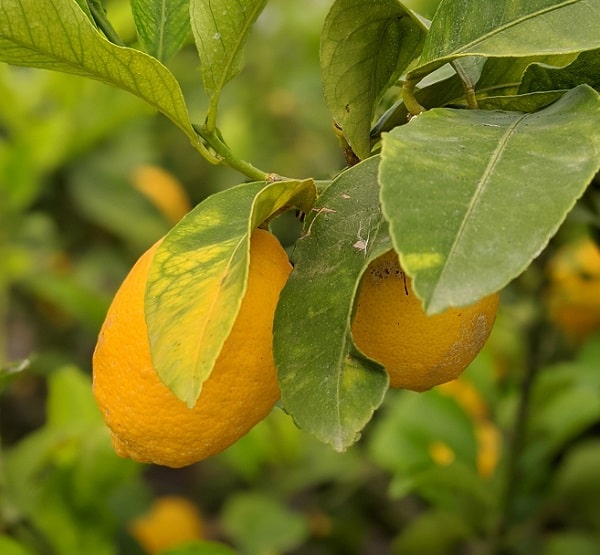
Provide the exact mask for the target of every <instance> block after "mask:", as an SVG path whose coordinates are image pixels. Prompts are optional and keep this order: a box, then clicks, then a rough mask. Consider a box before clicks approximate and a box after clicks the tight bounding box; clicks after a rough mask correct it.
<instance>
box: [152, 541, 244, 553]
mask: <svg viewBox="0 0 600 555" xmlns="http://www.w3.org/2000/svg"><path fill="white" fill-rule="evenodd" d="M160 554H161V555H237V551H234V550H233V549H231V548H230V547H229V546H227V545H225V544H224V543H217V542H210V541H192V542H189V543H186V544H184V545H182V546H178V547H173V548H170V549H166V550H164V551H161V552H160Z"/></svg>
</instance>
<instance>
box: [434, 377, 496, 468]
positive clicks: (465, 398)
mask: <svg viewBox="0 0 600 555" xmlns="http://www.w3.org/2000/svg"><path fill="white" fill-rule="evenodd" d="M438 391H439V392H440V393H442V394H443V395H447V396H448V397H452V398H453V399H455V400H456V402H457V403H458V404H459V405H460V406H461V407H462V409H463V410H464V411H465V413H467V414H468V415H469V416H470V417H471V420H472V421H473V427H474V430H475V439H476V441H477V461H476V462H477V471H478V473H479V475H480V476H481V477H482V478H489V477H490V476H492V474H493V473H494V471H495V470H496V466H497V464H498V460H499V459H500V449H501V446H502V437H501V435H500V430H499V429H498V427H497V426H496V425H495V424H494V423H493V422H492V421H491V420H489V418H488V412H489V411H488V407H487V405H486V402H485V399H484V398H483V397H482V395H481V393H479V391H478V390H477V388H476V387H475V385H473V383H471V382H470V381H468V380H466V379H465V378H464V376H461V377H459V378H458V379H457V380H454V381H453V382H448V383H445V384H442V385H441V386H440V387H439V388H438Z"/></svg>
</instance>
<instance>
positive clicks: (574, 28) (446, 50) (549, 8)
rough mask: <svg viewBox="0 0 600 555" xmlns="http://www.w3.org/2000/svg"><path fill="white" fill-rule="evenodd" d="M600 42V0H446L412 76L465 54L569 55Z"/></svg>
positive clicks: (503, 55)
mask: <svg viewBox="0 0 600 555" xmlns="http://www.w3.org/2000/svg"><path fill="white" fill-rule="evenodd" d="M599 46H600V2H599V1H598V0H520V1H514V2H481V0H444V1H443V2H442V3H441V4H440V6H439V9H438V10H437V12H436V14H435V17H434V18H433V21H432V23H431V28H430V30H429V34H428V35H427V39H426V41H425V45H424V46H423V52H422V54H421V58H420V60H419V64H418V66H417V67H415V68H414V69H412V70H411V71H410V73H409V78H411V79H416V78H419V77H422V76H424V75H426V74H427V73H429V72H431V71H432V70H434V69H435V68H436V67H439V66H441V65H443V64H444V63H446V62H448V61H450V60H452V59H455V58H458V57H462V56H473V55H475V56H487V57H509V56H515V57H522V56H539V55H548V54H568V53H575V52H581V51H584V50H593V49H596V48H598V47H599Z"/></svg>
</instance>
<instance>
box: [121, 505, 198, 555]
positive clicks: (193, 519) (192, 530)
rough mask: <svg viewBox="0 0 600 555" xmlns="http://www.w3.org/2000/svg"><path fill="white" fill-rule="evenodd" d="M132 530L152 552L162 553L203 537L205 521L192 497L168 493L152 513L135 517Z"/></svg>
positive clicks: (145, 548)
mask: <svg viewBox="0 0 600 555" xmlns="http://www.w3.org/2000/svg"><path fill="white" fill-rule="evenodd" d="M129 532H130V533H131V535H132V536H133V537H134V538H135V539H136V540H137V542H138V543H139V544H140V546H141V547H142V548H143V549H144V551H145V552H146V553H148V554H149V555H156V554H158V553H162V552H163V551H165V550H166V549H171V548H175V547H178V546H180V545H183V544H185V543H187V542H190V541H194V540H201V539H202V537H203V534H204V523H203V521H202V516H201V515H200V511H199V510H198V508H197V507H196V505H194V503H192V502H191V501H190V500H188V499H186V498H185V497H180V496H178V495H165V496H163V497H159V498H158V499H156V501H155V502H154V503H153V505H152V507H151V508H150V510H149V511H148V513H146V514H144V515H142V516H140V517H138V518H136V519H134V520H133V521H132V522H131V523H130V525H129Z"/></svg>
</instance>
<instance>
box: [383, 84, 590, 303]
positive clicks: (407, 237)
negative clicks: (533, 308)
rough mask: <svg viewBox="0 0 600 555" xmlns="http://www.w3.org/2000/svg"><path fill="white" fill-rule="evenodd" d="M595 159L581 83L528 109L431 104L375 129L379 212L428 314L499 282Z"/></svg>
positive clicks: (541, 243) (551, 225)
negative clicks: (385, 130) (379, 137)
mask: <svg viewBox="0 0 600 555" xmlns="http://www.w3.org/2000/svg"><path fill="white" fill-rule="evenodd" d="M599 167H600V97H599V96H598V94H597V93H596V92H595V91H593V90H592V89H590V88H589V87H587V86H581V87H578V88H576V89H573V90H572V91H570V92H569V93H567V94H565V95H564V96H563V97H562V98H561V99H560V100H559V101H557V102H556V103H554V104H552V105H551V106H549V107H548V108H545V109H544V110H542V111H540V112H536V113H533V114H522V113H515V112H495V111H480V110H450V109H445V108H441V109H435V110H430V111H428V112H425V113H424V114H422V115H420V116H419V117H417V118H414V119H413V120H412V121H411V122H410V123H409V124H408V125H404V126H402V127H398V128H396V129H395V130H393V131H392V132H390V133H389V134H387V135H384V137H383V150H382V161H381V166H380V175H379V179H380V183H381V200H382V207H383V212H384V214H385V217H386V219H387V220H388V221H389V222H390V232H391V235H392V240H393V242H394V246H395V248H396V250H398V251H399V252H400V253H401V254H400V258H401V262H402V265H403V267H404V269H405V270H406V272H407V273H408V274H409V275H410V276H412V277H413V278H414V281H413V287H414V288H415V290H416V292H417V294H418V295H419V297H421V298H422V299H423V300H424V304H425V306H426V308H427V310H428V312H429V313H435V312H439V311H442V310H444V309H445V308H447V307H449V306H462V305H467V304H470V303H472V302H474V301H476V300H477V299H479V298H481V297H483V296H484V295H487V294H489V293H492V292H493V291H496V290H498V289H500V288H502V287H504V286H505V285H506V284H507V283H508V282H509V281H511V280H512V279H513V278H515V277H516V276H518V275H519V274H520V273H521V272H522V271H523V270H524V269H525V268H526V267H527V266H528V265H529V264H530V262H531V261H532V260H533V258H535V257H536V256H537V255H538V254H539V253H540V252H541V251H542V249H543V248H544V247H545V245H546V243H547V242H548V240H549V239H550V237H552V235H554V233H555V232H556V230H557V229H558V227H559V225H560V224H561V222H562V221H563V220H564V218H565V216H566V215H567V213H568V212H569V211H570V210H571V208H572V207H573V205H574V203H575V201H576V200H577V199H578V198H579V197H580V196H581V194H582V193H583V191H584V190H585V188H586V186H587V185H588V183H589V182H590V181H591V179H592V178H593V176H594V174H595V173H596V172H597V171H598V168H599Z"/></svg>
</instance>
